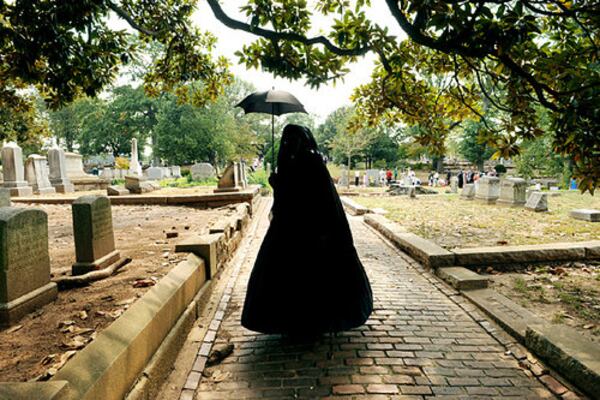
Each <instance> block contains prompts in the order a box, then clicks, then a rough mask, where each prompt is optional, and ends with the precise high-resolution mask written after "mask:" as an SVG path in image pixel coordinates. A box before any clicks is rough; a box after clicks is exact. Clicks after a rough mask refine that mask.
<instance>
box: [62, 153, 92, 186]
mask: <svg viewBox="0 0 600 400" xmlns="http://www.w3.org/2000/svg"><path fill="white" fill-rule="evenodd" d="M65 164H66V166H67V176H68V177H69V179H73V178H87V177H89V176H92V175H90V174H86V173H85V171H84V170H83V156H82V155H81V154H77V153H72V152H65Z"/></svg>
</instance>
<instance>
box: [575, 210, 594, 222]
mask: <svg viewBox="0 0 600 400" xmlns="http://www.w3.org/2000/svg"><path fill="white" fill-rule="evenodd" d="M570 215H571V217H572V218H575V219H580V220H582V221H588V222H600V210H593V209H586V208H580V209H577V210H572V211H571V212H570Z"/></svg>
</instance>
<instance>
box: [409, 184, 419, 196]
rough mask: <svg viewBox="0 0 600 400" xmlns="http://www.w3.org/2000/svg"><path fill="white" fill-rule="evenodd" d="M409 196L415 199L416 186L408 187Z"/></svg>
mask: <svg viewBox="0 0 600 400" xmlns="http://www.w3.org/2000/svg"><path fill="white" fill-rule="evenodd" d="M408 197H410V198H413V199H414V198H416V197H417V188H416V187H415V186H409V187H408Z"/></svg>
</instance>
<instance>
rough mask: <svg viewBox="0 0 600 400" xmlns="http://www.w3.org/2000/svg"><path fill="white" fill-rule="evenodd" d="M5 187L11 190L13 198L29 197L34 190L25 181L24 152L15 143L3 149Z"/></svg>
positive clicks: (8, 144) (6, 145)
mask: <svg viewBox="0 0 600 400" xmlns="http://www.w3.org/2000/svg"><path fill="white" fill-rule="evenodd" d="M2 174H3V175H4V183H3V186H4V187H5V188H7V189H10V194H11V196H29V195H32V194H33V189H32V188H31V186H29V185H28V184H27V181H25V168H24V167H23V152H22V151H21V148H20V147H19V146H18V145H17V144H16V143H15V142H9V143H7V144H5V145H4V147H2Z"/></svg>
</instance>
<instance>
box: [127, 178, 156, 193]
mask: <svg viewBox="0 0 600 400" xmlns="http://www.w3.org/2000/svg"><path fill="white" fill-rule="evenodd" d="M125 188H126V189H127V190H129V192H131V193H135V194H142V193H149V192H152V191H154V186H153V185H151V184H150V183H149V182H147V181H146V180H144V178H141V177H139V176H133V175H127V176H126V177H125Z"/></svg>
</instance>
